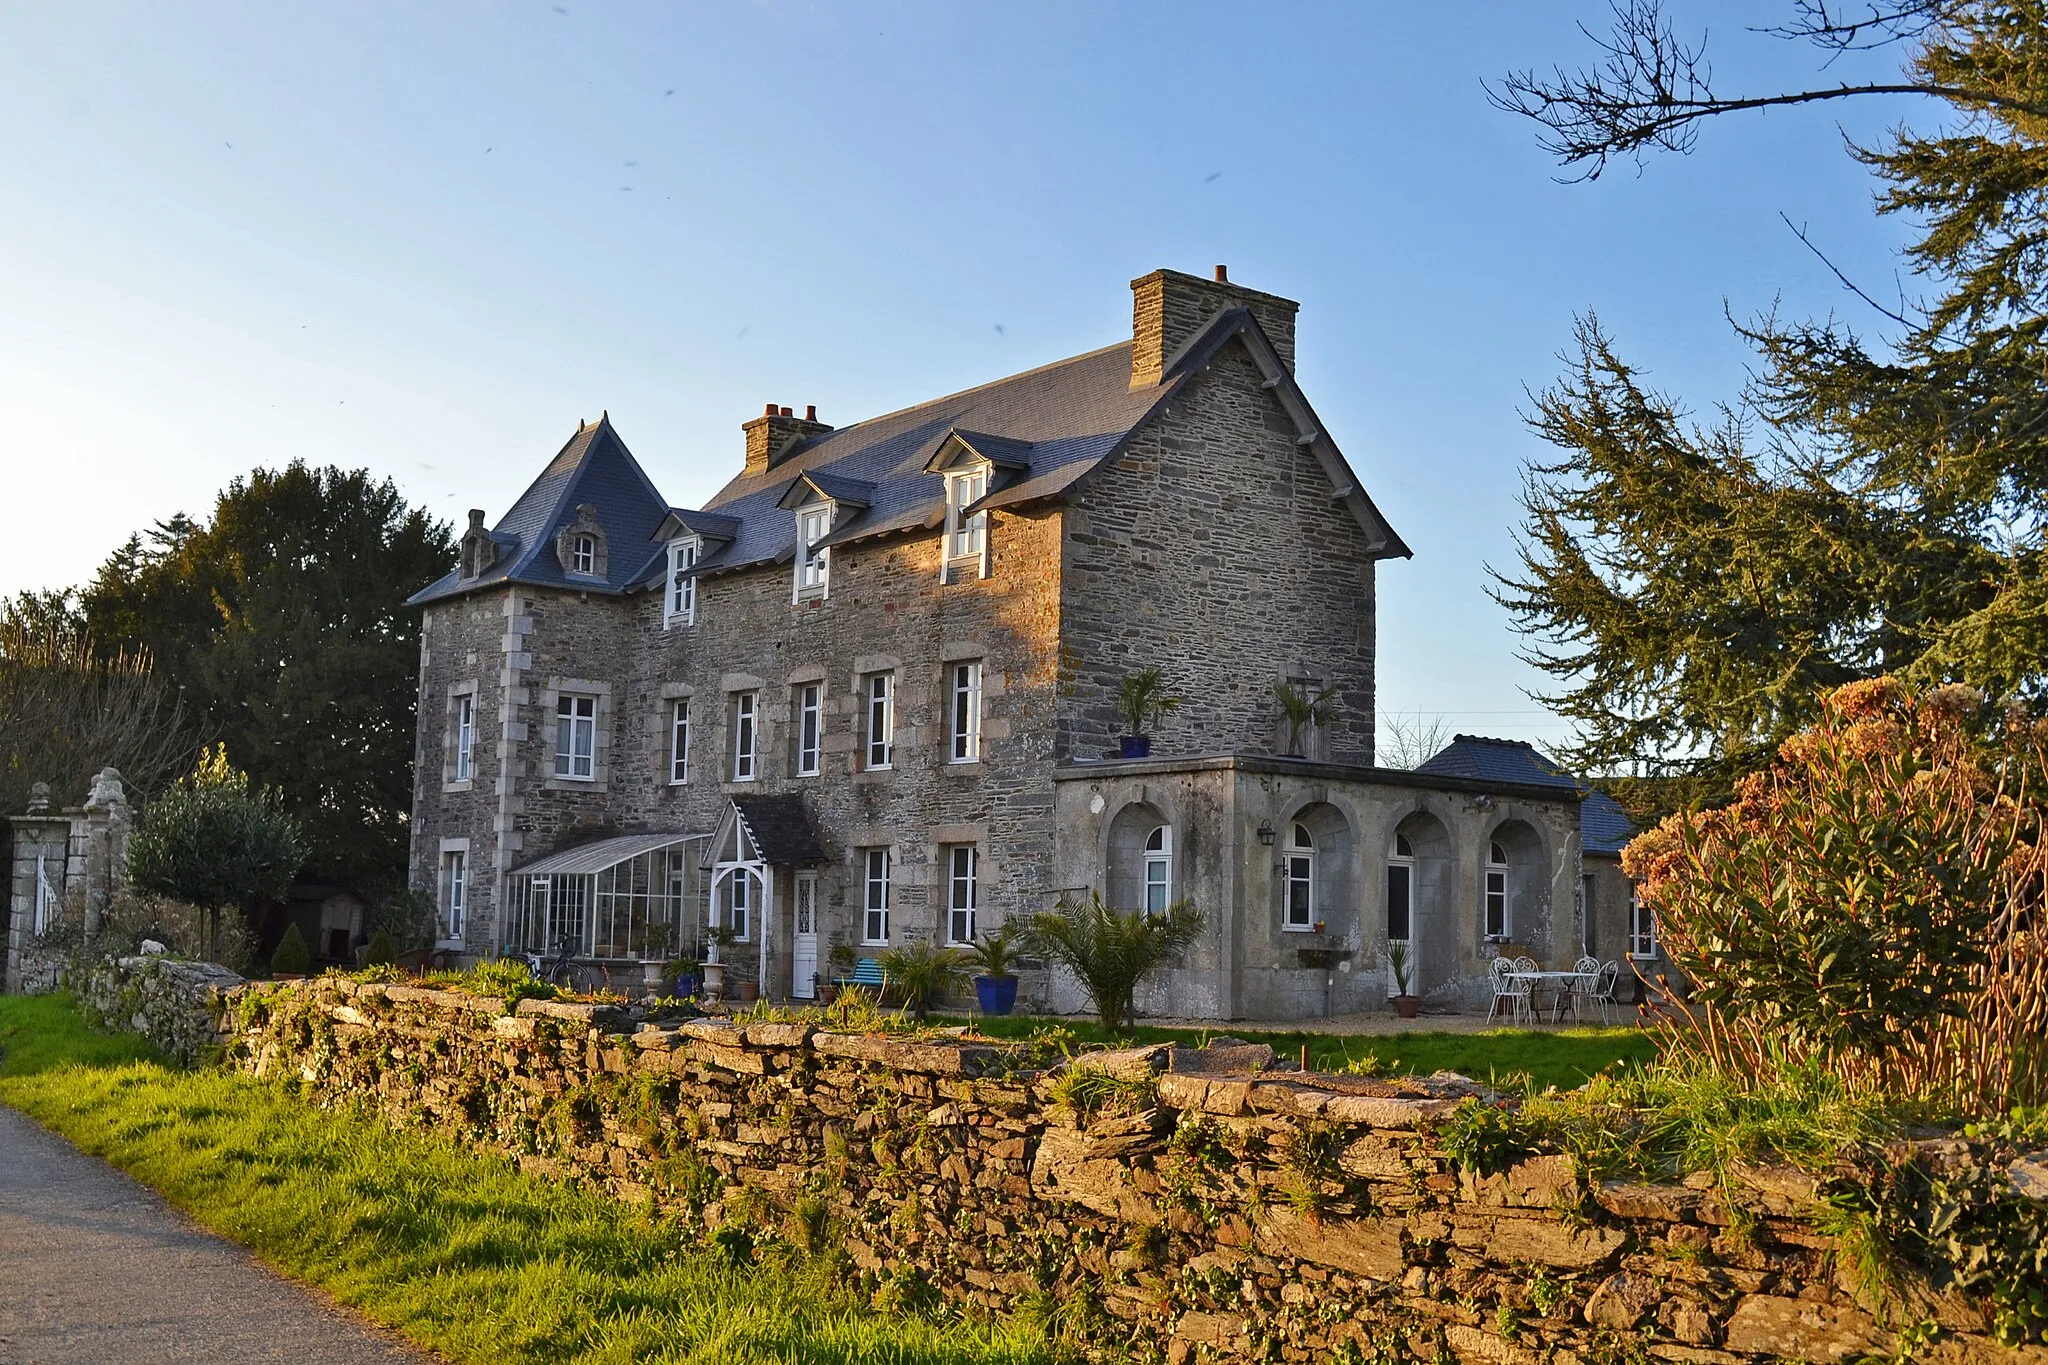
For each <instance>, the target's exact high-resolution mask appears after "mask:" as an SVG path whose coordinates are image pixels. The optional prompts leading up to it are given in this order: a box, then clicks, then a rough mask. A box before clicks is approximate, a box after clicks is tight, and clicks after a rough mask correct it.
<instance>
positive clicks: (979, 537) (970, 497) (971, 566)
mask: <svg viewBox="0 0 2048 1365" xmlns="http://www.w3.org/2000/svg"><path fill="white" fill-rule="evenodd" d="M987 496H988V466H987V465H985V464H984V465H970V466H968V467H967V468H965V469H962V470H960V471H958V472H957V473H949V474H947V475H946V540H945V550H946V553H945V578H946V581H947V582H949V583H950V582H957V581H958V580H960V579H962V578H966V577H969V576H972V577H975V578H987V577H988V509H986V508H982V509H979V510H977V511H973V512H970V511H968V510H967V509H968V508H970V507H973V506H974V504H975V503H977V502H980V501H981V500H982V499H983V498H985V497H987Z"/></svg>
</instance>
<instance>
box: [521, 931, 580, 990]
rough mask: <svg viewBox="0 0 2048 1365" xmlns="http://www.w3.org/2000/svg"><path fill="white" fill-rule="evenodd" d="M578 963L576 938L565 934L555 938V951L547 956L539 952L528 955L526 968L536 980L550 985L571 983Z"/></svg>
mask: <svg viewBox="0 0 2048 1365" xmlns="http://www.w3.org/2000/svg"><path fill="white" fill-rule="evenodd" d="M575 965H576V940H575V939H573V938H571V937H570V936H569V935H567V934H563V935H562V936H561V937H560V938H558V939H556V940H555V947H554V952H553V953H552V954H550V955H548V956H547V957H543V956H542V955H541V954H539V953H528V954H527V955H526V970H527V971H528V972H529V973H531V974H532V976H533V979H534V980H535V981H539V982H541V983H543V984H545V985H549V986H567V985H570V984H571V982H570V979H569V978H570V975H571V972H572V969H573V968H574V967H575Z"/></svg>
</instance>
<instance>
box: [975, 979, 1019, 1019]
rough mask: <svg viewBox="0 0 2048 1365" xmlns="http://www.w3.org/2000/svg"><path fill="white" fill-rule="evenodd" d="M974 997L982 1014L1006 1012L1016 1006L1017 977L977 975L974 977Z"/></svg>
mask: <svg viewBox="0 0 2048 1365" xmlns="http://www.w3.org/2000/svg"><path fill="white" fill-rule="evenodd" d="M974 998H975V1001H976V1003H978V1004H979V1005H980V1006H981V1012H982V1013H983V1014H1008V1013H1009V1012H1010V1011H1011V1010H1013V1009H1015V1008H1017V978H1016V977H1014V976H977V977H975V978H974Z"/></svg>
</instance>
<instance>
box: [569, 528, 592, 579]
mask: <svg viewBox="0 0 2048 1365" xmlns="http://www.w3.org/2000/svg"><path fill="white" fill-rule="evenodd" d="M569 567H570V569H571V570H573V571H574V572H576V573H596V572H597V537H595V536H578V537H576V543H575V545H574V547H573V548H572V549H571V550H570V555H569Z"/></svg>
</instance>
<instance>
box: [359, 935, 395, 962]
mask: <svg viewBox="0 0 2048 1365" xmlns="http://www.w3.org/2000/svg"><path fill="white" fill-rule="evenodd" d="M397 960H398V949H397V948H396V947H394V946H393V944H392V942H391V933H390V931H389V930H386V929H379V930H378V931H377V932H376V933H374V934H372V935H370V946H369V947H367V948H365V949H364V950H363V965H364V966H365V967H376V966H389V965H391V964H392V963H394V962H396V961H397Z"/></svg>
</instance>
